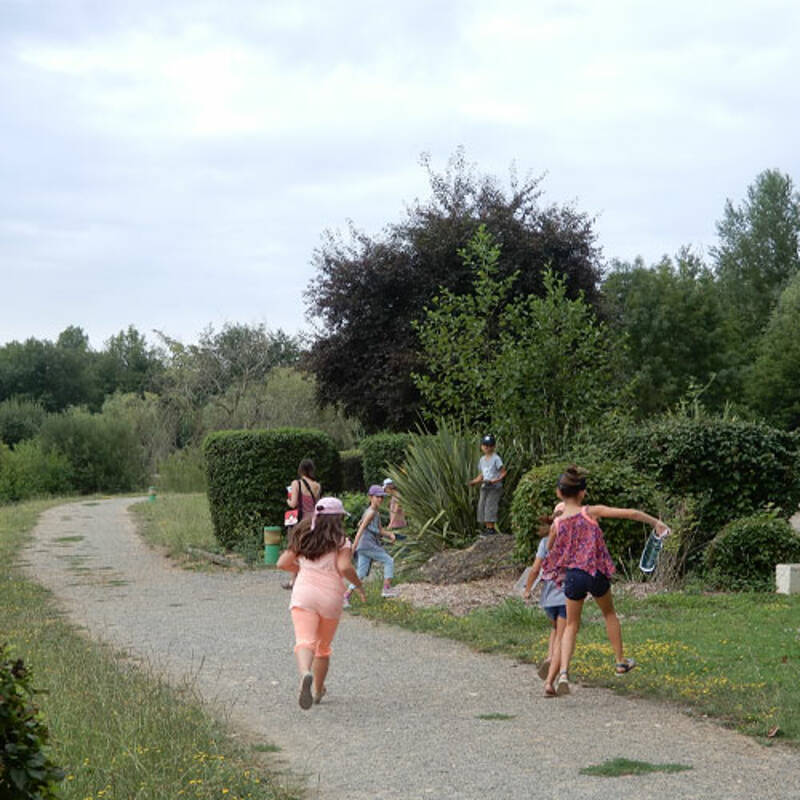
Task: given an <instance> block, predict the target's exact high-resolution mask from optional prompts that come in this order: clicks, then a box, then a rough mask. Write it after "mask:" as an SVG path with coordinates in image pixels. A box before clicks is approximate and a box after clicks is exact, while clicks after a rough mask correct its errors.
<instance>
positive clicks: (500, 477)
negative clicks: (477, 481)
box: [489, 467, 508, 483]
mask: <svg viewBox="0 0 800 800" xmlns="http://www.w3.org/2000/svg"><path fill="white" fill-rule="evenodd" d="M506 475H508V472H507V471H506V468H505V467H500V474H499V475H498V476H497V477H496V478H493V479H492V480H490V481H489V483H500V481H502V480H503V478H505V477H506Z"/></svg>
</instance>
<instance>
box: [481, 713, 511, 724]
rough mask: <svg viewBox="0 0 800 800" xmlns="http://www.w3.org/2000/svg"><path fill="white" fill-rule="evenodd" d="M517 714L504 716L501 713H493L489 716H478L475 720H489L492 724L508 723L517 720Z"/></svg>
mask: <svg viewBox="0 0 800 800" xmlns="http://www.w3.org/2000/svg"><path fill="white" fill-rule="evenodd" d="M516 716H517V715H516V714H502V713H501V712H499V711H492V712H491V713H489V714H476V715H475V719H483V720H489V721H491V722H495V721H496V722H507V721H508V720H510V719H515V718H516Z"/></svg>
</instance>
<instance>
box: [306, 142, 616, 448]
mask: <svg viewBox="0 0 800 800" xmlns="http://www.w3.org/2000/svg"><path fill="white" fill-rule="evenodd" d="M423 165H424V166H425V167H426V168H427V170H428V177H429V181H430V187H431V197H430V199H429V200H427V201H425V202H420V201H416V202H415V203H414V204H412V205H411V207H410V208H409V209H408V211H407V214H406V216H405V218H403V219H401V220H400V221H399V222H395V223H391V224H389V225H387V226H386V227H385V228H384V230H383V232H382V233H381V234H380V235H379V236H375V237H371V236H368V235H367V234H365V233H363V232H360V231H358V230H357V229H355V228H354V227H353V228H351V229H350V232H349V238H346V237H344V236H342V235H339V234H334V233H331V232H328V233H326V234H325V236H324V239H323V244H322V246H321V247H320V248H319V250H317V252H316V253H315V255H314V265H315V267H316V275H315V276H314V279H313V281H312V282H311V284H310V286H309V288H308V292H307V298H308V311H309V316H310V317H311V318H312V319H313V320H314V322H315V323H316V324H317V325H318V336H317V338H316V340H315V341H314V342H313V344H312V347H311V351H310V354H309V365H310V368H311V369H312V371H313V372H314V373H315V375H316V377H317V380H318V385H319V392H320V398H321V399H322V400H323V401H324V402H334V403H336V402H340V403H342V404H343V407H344V410H345V411H346V413H347V414H348V415H350V416H353V417H357V418H358V419H359V420H360V421H361V422H362V423H363V424H364V426H365V427H366V429H367V430H368V431H370V432H375V431H379V430H386V429H391V430H408V428H409V427H411V426H413V425H414V424H415V423H416V422H417V421H418V416H419V409H420V394H419V390H418V388H417V385H416V383H415V382H414V379H413V378H412V377H411V376H412V373H415V372H416V373H422V372H424V368H423V364H422V362H421V360H420V346H419V342H418V340H417V336H416V332H415V331H414V330H413V329H412V327H411V322H412V321H413V320H417V319H420V318H421V316H422V314H423V309H424V308H425V307H426V306H429V305H430V303H431V298H432V297H433V296H434V295H435V294H437V293H439V294H441V292H442V290H443V289H447V290H448V291H451V292H453V293H454V294H456V295H464V294H468V293H469V292H470V291H471V287H472V282H473V277H474V276H473V274H472V271H471V268H470V266H469V265H467V264H465V263H464V260H463V259H462V257H461V256H460V255H459V251H460V250H461V249H462V248H464V247H466V246H467V242H468V241H469V240H470V238H471V237H472V236H473V235H474V234H475V232H476V230H477V229H478V227H479V226H480V225H482V224H483V225H485V226H486V230H487V231H489V232H490V233H491V234H492V236H494V237H495V240H496V241H497V242H498V243H499V244H500V245H501V246H502V250H501V253H500V257H499V260H498V263H497V267H498V274H499V276H500V277H501V278H508V277H509V276H511V275H514V276H515V277H514V283H513V286H514V292H515V294H517V295H521V296H527V295H529V294H542V293H543V292H544V283H543V272H544V269H545V267H546V266H547V265H550V267H551V268H552V269H553V271H554V272H556V273H557V274H558V275H561V276H563V277H564V279H565V281H566V286H567V288H568V294H569V296H570V297H577V296H578V295H579V293H580V292H583V293H584V296H585V297H586V298H587V300H588V301H589V302H594V301H595V300H596V298H597V284H598V281H599V279H600V267H599V261H600V254H599V250H598V248H597V245H596V238H595V233H594V230H593V221H592V219H591V218H589V217H588V216H587V215H585V214H583V213H581V212H579V211H577V210H576V209H575V208H573V207H572V206H558V205H549V206H547V207H543V206H542V205H540V203H539V200H540V197H541V189H540V186H539V184H540V179H538V178H526V179H525V180H517V179H516V177H515V176H513V175H512V179H511V181H510V185H509V187H508V188H506V187H504V186H502V185H500V183H499V181H498V180H497V179H496V178H494V177H492V176H486V175H479V174H477V173H476V171H475V169H474V167H473V166H472V165H470V164H469V163H468V162H467V161H466V159H465V157H464V153H463V151H460V150H459V151H458V152H457V153H456V154H455V156H454V157H453V158H452V159H451V160H450V162H449V164H448V167H447V169H446V170H445V172H444V173H443V174H439V173H436V172H434V171H433V170H432V169H431V166H430V162H429V160H428V159H426V158H423Z"/></svg>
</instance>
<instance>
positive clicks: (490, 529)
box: [481, 528, 497, 536]
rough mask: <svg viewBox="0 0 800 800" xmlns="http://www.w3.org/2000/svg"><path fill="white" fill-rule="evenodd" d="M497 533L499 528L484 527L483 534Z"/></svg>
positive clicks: (493, 534) (492, 534)
mask: <svg viewBox="0 0 800 800" xmlns="http://www.w3.org/2000/svg"><path fill="white" fill-rule="evenodd" d="M496 534H497V528H484V529H483V533H482V534H481V536H495V535H496Z"/></svg>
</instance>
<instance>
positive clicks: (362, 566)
mask: <svg viewBox="0 0 800 800" xmlns="http://www.w3.org/2000/svg"><path fill="white" fill-rule="evenodd" d="M367 494H368V495H369V506H367V509H366V511H364V514H363V515H362V517H361V522H360V523H359V525H358V531H356V538H355V540H354V541H353V551H354V552H355V554H356V557H357V563H356V572H357V573H358V578H359V580H363V579H364V578H365V577H366V576H367V573H368V572H369V570H370V567H371V566H372V562H373V561H380V562H381V563H382V564H383V591H382V592H381V597H395V596H396V593H395V592H394V591H393V590H392V578H393V577H394V559H393V558H392V557H391V556H390V555H389V554H388V553H387V552H386V550H384V548H383V543H382V538H383V537H384V536H385V537H386V538H387V539H388V540H389V541H390V542H393V541H395V535H394V533H392V532H391V531H387V530H386V529H385V528H384V527H383V525H382V524H381V512H380V507H381V503H383V498H384V497H387V496H388V495H387V493H386V492H384V491H383V486H379V485H378V484H373V485H372V486H370V487H369V491H368V492H367ZM354 588H355V587H354V586H353V584H352V583H351V584H350V586H349V588H348V589H347V592H346V594H345V596H344V607H345V608H347V607H348V606H349V605H350V595H351V593H352V591H353V589H354Z"/></svg>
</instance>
